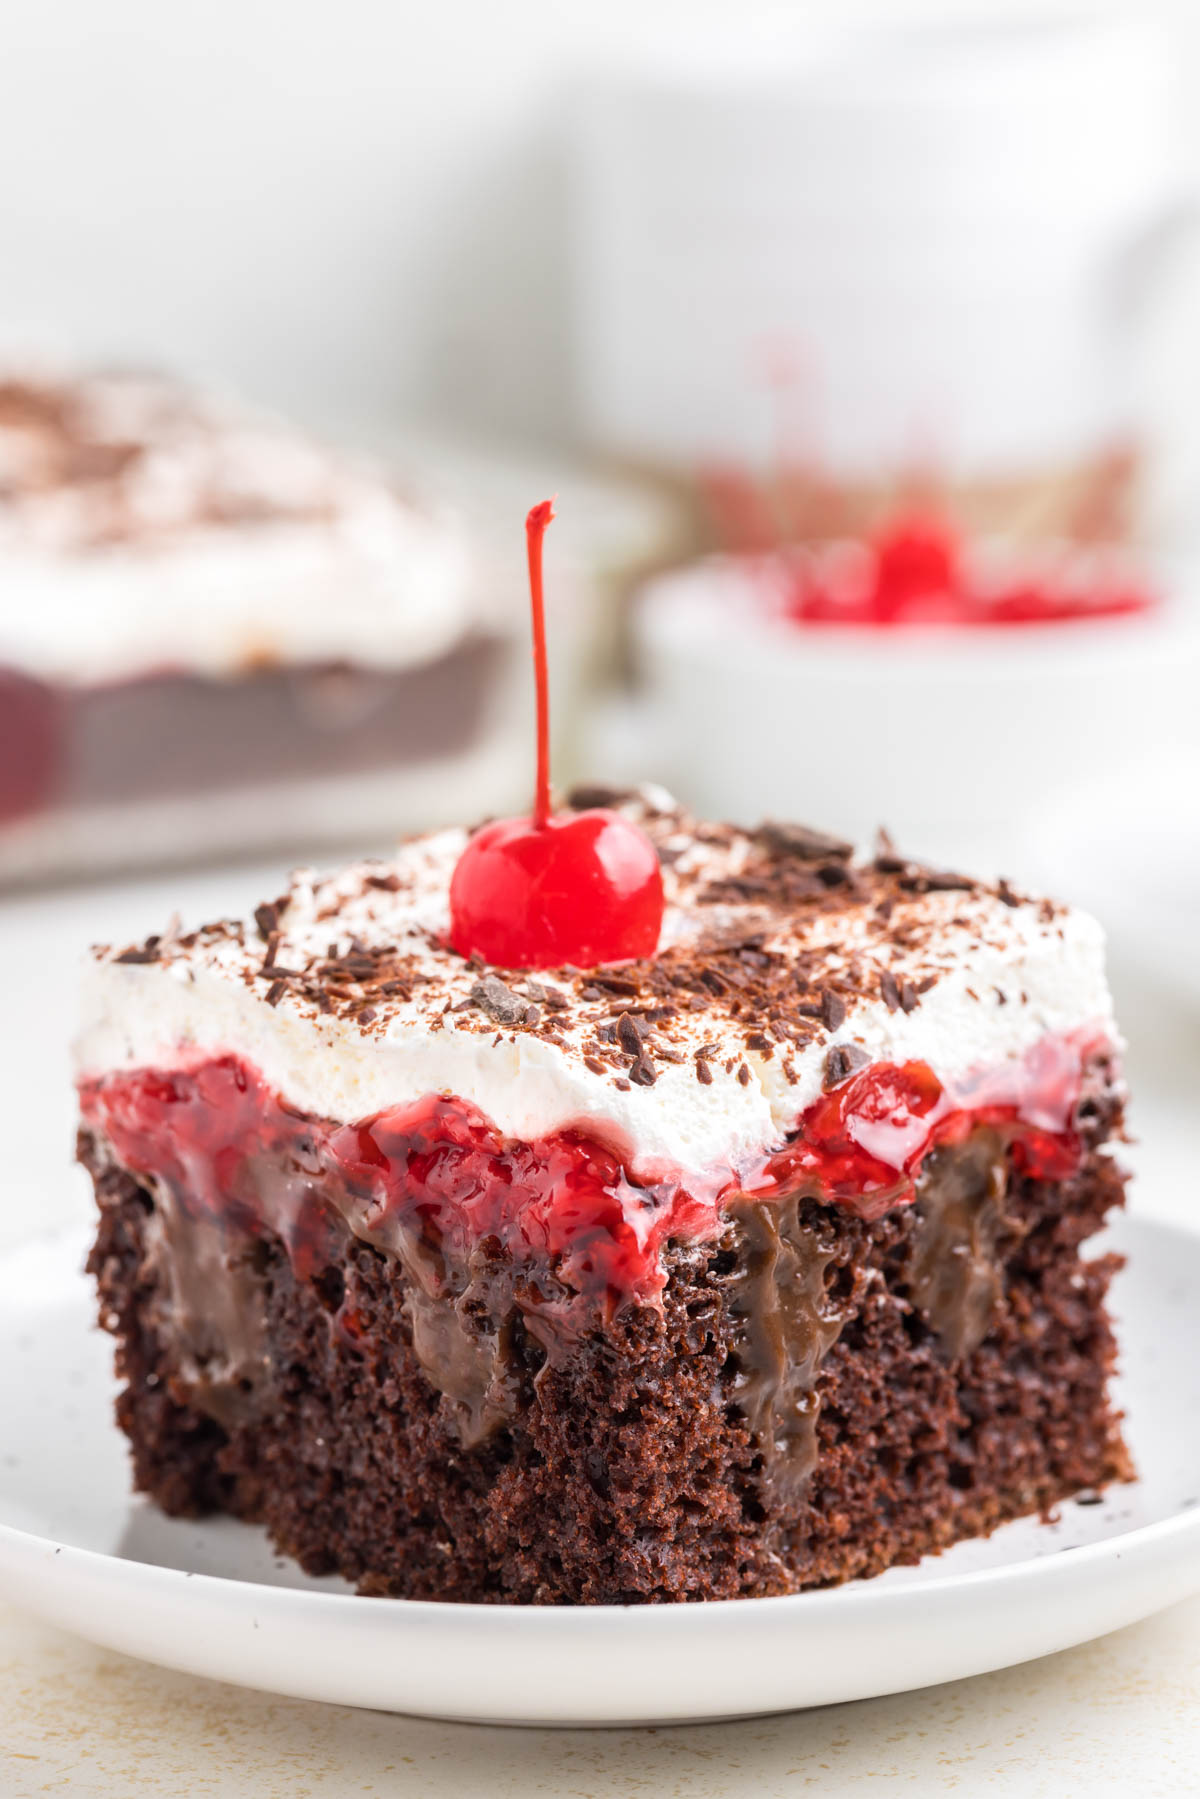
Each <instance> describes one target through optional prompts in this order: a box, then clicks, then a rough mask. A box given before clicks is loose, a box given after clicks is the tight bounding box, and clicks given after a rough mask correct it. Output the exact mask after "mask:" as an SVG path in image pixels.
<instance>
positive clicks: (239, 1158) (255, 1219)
mask: <svg viewBox="0 0 1200 1799" xmlns="http://www.w3.org/2000/svg"><path fill="white" fill-rule="evenodd" d="M1101 1049H1102V1045H1101V1044H1099V1043H1098V1042H1094V1041H1092V1040H1090V1039H1086V1038H1083V1037H1070V1036H1068V1037H1047V1038H1045V1039H1043V1040H1042V1042H1041V1043H1039V1044H1037V1045H1035V1047H1034V1048H1033V1049H1032V1050H1031V1051H1030V1052H1029V1053H1028V1054H1027V1055H1026V1056H1025V1057H1024V1058H1023V1059H1022V1060H1021V1061H1019V1062H1015V1063H1009V1064H1006V1065H1003V1066H1001V1067H1000V1068H996V1069H991V1070H985V1071H983V1073H982V1074H981V1075H979V1076H977V1077H976V1078H975V1079H974V1080H972V1081H966V1082H963V1083H962V1085H961V1087H960V1088H959V1089H958V1090H956V1091H954V1092H953V1093H951V1092H948V1091H947V1090H946V1089H945V1087H944V1086H943V1084H942V1083H941V1082H940V1081H939V1080H938V1079H937V1077H936V1076H935V1074H934V1073H933V1071H932V1070H931V1069H930V1068H929V1067H928V1066H926V1064H924V1063H922V1062H907V1063H903V1064H901V1065H899V1066H897V1065H895V1064H889V1063H875V1064H872V1065H871V1066H869V1067H867V1068H864V1069H862V1070H861V1071H860V1072H859V1073H858V1074H856V1075H854V1076H852V1077H851V1079H849V1080H848V1081H844V1082H843V1083H842V1084H841V1085H840V1086H838V1087H836V1088H834V1089H833V1090H832V1091H831V1092H829V1093H825V1094H822V1095H821V1096H820V1098H818V1099H817V1100H816V1101H814V1103H813V1104H812V1105H811V1106H810V1107H809V1108H808V1109H807V1111H806V1112H805V1113H804V1114H803V1116H802V1117H801V1118H800V1119H799V1121H798V1124H797V1129H796V1131H795V1133H794V1135H793V1136H792V1137H791V1139H790V1140H789V1141H788V1143H787V1144H785V1145H784V1146H783V1147H782V1148H780V1149H778V1150H776V1151H774V1152H768V1153H766V1154H765V1155H763V1156H761V1157H759V1158H754V1159H753V1160H752V1161H751V1163H750V1164H749V1165H747V1166H744V1167H742V1168H739V1169H738V1171H737V1172H736V1173H735V1172H734V1171H732V1170H731V1169H729V1168H726V1169H724V1170H722V1169H720V1168H716V1169H712V1170H710V1171H708V1172H707V1173H703V1172H698V1171H695V1170H690V1171H688V1170H684V1169H682V1168H673V1167H671V1166H669V1165H666V1164H663V1165H655V1166H654V1167H653V1168H649V1167H648V1168H635V1167H634V1166H632V1165H631V1164H630V1163H629V1162H627V1161H625V1160H623V1159H622V1158H621V1157H620V1156H619V1155H617V1154H616V1152H615V1151H614V1150H612V1149H611V1148H606V1147H605V1146H604V1145H603V1144H602V1143H601V1142H599V1141H598V1140H597V1139H596V1138H595V1137H593V1136H590V1135H589V1134H588V1133H587V1132H586V1130H584V1129H574V1130H562V1131H555V1132H553V1133H551V1134H550V1135H548V1136H545V1137H540V1138H537V1139H536V1140H534V1141H532V1142H528V1143H522V1142H516V1141H514V1140H513V1139H511V1138H508V1137H505V1136H504V1135H502V1133H501V1132H500V1131H499V1130H498V1129H497V1127H496V1126H495V1125H494V1124H493V1123H492V1122H491V1121H490V1120H489V1119H487V1118H486V1117H484V1115H483V1114H482V1113H481V1112H479V1111H478V1110H477V1109H476V1108H475V1107H474V1106H472V1105H470V1104H468V1103H467V1102H466V1101H465V1100H462V1099H454V1098H447V1097H445V1096H442V1095H436V1094H435V1095H430V1096H428V1097H426V1098H424V1099H420V1100H417V1101H415V1102H414V1103H412V1104H410V1105H401V1106H394V1107H390V1108H388V1109H387V1110H386V1111H383V1112H379V1113H376V1114H375V1115H374V1116H373V1117H370V1118H364V1119H360V1120H358V1121H357V1122H356V1123H352V1124H338V1123H335V1122H333V1121H331V1120H329V1119H322V1118H314V1117H312V1116H310V1115H308V1114H305V1113H302V1112H299V1111H297V1110H296V1108H295V1107H293V1106H291V1105H289V1104H287V1103H286V1102H285V1101H284V1100H282V1099H281V1098H280V1096H279V1095H278V1094H277V1093H275V1092H274V1091H273V1090H272V1089H271V1088H270V1087H268V1085H267V1084H266V1082H265V1081H264V1080H263V1078H262V1077H261V1075H259V1074H258V1072H257V1071H256V1070H255V1069H254V1068H252V1067H250V1066H249V1065H248V1064H246V1063H244V1062H241V1061H238V1060H237V1059H235V1058H234V1057H232V1056H221V1057H218V1058H215V1059H209V1060H205V1059H200V1060H198V1061H197V1062H195V1063H194V1064H191V1065H188V1066H184V1067H177V1068H172V1069H164V1070H161V1071H156V1070H153V1069H133V1070H126V1071H122V1072H119V1073H115V1074H110V1075H108V1076H106V1077H104V1078H102V1079H100V1080H96V1081H88V1082H85V1083H83V1085H82V1086H81V1089H80V1100H81V1104H82V1108H83V1114H84V1117H85V1118H86V1119H87V1121H88V1122H89V1123H90V1124H92V1125H95V1126H97V1127H98V1128H99V1129H101V1130H102V1131H103V1132H104V1134H105V1135H106V1137H107V1138H108V1139H109V1140H110V1141H111V1143H112V1145H113V1149H114V1151H115V1152H116V1155H117V1157H118V1159H119V1160H120V1162H121V1163H122V1164H123V1165H124V1166H125V1167H126V1168H129V1169H131V1170H132V1171H133V1172H134V1173H135V1174H141V1175H153V1176H155V1177H156V1178H158V1179H160V1180H162V1181H164V1182H165V1183H166V1185H167V1186H168V1187H169V1188H171V1189H173V1190H174V1192H175V1194H176V1196H177V1198H178V1200H179V1202H180V1204H181V1205H183V1206H184V1207H185V1209H186V1210H187V1211H188V1213H189V1214H190V1215H192V1216H193V1217H205V1216H207V1217H209V1218H210V1219H211V1220H212V1221H213V1222H220V1223H223V1224H225V1225H226V1226H227V1227H229V1228H230V1229H234V1230H239V1231H247V1232H249V1233H250V1234H252V1235H256V1234H259V1233H260V1232H262V1231H266V1230H271V1231H275V1232H277V1233H278V1234H279V1235H280V1236H282V1237H283V1239H284V1241H285V1243H286V1244H287V1246H288V1250H289V1253H290V1255H291V1258H292V1263H293V1266H294V1267H295V1269H296V1271H297V1273H298V1274H299V1275H300V1276H301V1277H302V1278H305V1279H307V1278H310V1277H311V1276H312V1275H313V1274H315V1273H319V1272H320V1269H321V1268H322V1267H323V1266H324V1265H325V1263H326V1262H327V1261H328V1260H330V1259H331V1258H332V1256H333V1255H335V1254H336V1245H337V1242H338V1239H339V1234H340V1233H341V1232H342V1231H344V1229H345V1226H346V1224H349V1226H350V1228H351V1229H352V1230H353V1231H355V1232H356V1234H358V1235H360V1236H363V1237H365V1238H367V1240H368V1241H372V1242H375V1243H377V1244H378V1245H379V1246H380V1247H381V1248H387V1247H388V1245H389V1244H395V1243H400V1244H409V1245H411V1244H412V1243H413V1242H420V1243H421V1244H423V1245H424V1246H425V1250H426V1253H428V1251H430V1250H431V1249H432V1248H433V1246H435V1245H436V1246H439V1247H440V1249H441V1250H442V1252H443V1253H444V1254H445V1255H446V1256H447V1257H449V1258H451V1259H452V1260H456V1261H457V1263H458V1265H459V1266H460V1267H465V1266H466V1265H467V1264H469V1263H470V1259H471V1255H472V1252H473V1250H474V1249H475V1247H476V1246H477V1245H478V1244H479V1243H480V1242H482V1241H483V1240H484V1239H487V1238H491V1239H495V1240H496V1241H497V1242H498V1243H499V1244H500V1245H502V1246H503V1248H504V1250H505V1251H506V1252H507V1254H508V1255H509V1256H510V1257H511V1259H512V1262H513V1264H514V1267H515V1268H516V1269H517V1270H518V1271H519V1272H520V1273H521V1274H522V1275H523V1276H526V1277H528V1278H525V1279H523V1280H522V1281H521V1283H520V1289H521V1297H520V1299H519V1304H520V1305H521V1307H522V1309H523V1310H525V1311H527V1312H535V1313H536V1314H537V1316H538V1317H539V1318H540V1319H542V1320H543V1321H546V1314H547V1309H548V1307H550V1306H552V1305H554V1306H557V1307H558V1309H559V1312H560V1315H561V1316H562V1317H563V1318H564V1320H565V1317H566V1315H567V1314H570V1313H572V1312H576V1311H577V1306H576V1298H577V1297H578V1298H580V1299H585V1300H586V1299H587V1298H588V1297H589V1296H590V1297H593V1298H595V1297H603V1298H606V1299H607V1300H615V1301H618V1302H619V1301H621V1300H627V1299H636V1300H645V1299H648V1298H650V1297H651V1296H652V1295H653V1294H655V1293H656V1292H658V1291H659V1290H660V1289H661V1287H662V1284H663V1279H664V1275H663V1270H662V1264H661V1250H662V1246H663V1245H664V1244H665V1243H666V1242H667V1241H668V1240H670V1239H672V1238H674V1239H678V1240H680V1241H690V1242H697V1241H699V1242H704V1241H712V1240H713V1239H714V1238H715V1237H716V1236H717V1235H718V1233H719V1230H720V1220H721V1217H722V1215H723V1213H724V1211H725V1210H726V1209H727V1208H731V1207H732V1208H736V1206H737V1205H738V1204H739V1203H740V1200H741V1198H743V1197H754V1198H757V1199H765V1200H772V1199H779V1198H782V1197H784V1196H785V1195H788V1194H803V1195H810V1196H812V1197H813V1198H815V1199H818V1200H819V1201H821V1202H823V1203H826V1204H833V1205H837V1206H840V1207H844V1208H845V1209H846V1210H847V1211H850V1212H852V1213H855V1214H856V1215H857V1216H859V1217H860V1218H864V1219H868V1220H870V1219H875V1218H880V1217H882V1216H883V1215H884V1213H886V1212H888V1211H890V1210H891V1209H892V1208H893V1207H894V1206H904V1205H909V1204H911V1203H912V1201H913V1199H914V1198H915V1196H916V1181H917V1179H918V1178H919V1176H920V1173H921V1169H922V1166H923V1164H924V1160H925V1157H926V1156H927V1155H928V1154H929V1153H930V1151H931V1150H933V1149H935V1148H937V1147H938V1146H939V1145H943V1144H956V1143H962V1142H963V1141H965V1140H966V1139H967V1138H968V1137H969V1136H970V1134H971V1133H972V1132H973V1131H975V1130H977V1129H980V1128H990V1129H992V1130H993V1131H995V1132H996V1133H997V1137H998V1140H999V1141H1000V1142H1001V1143H1002V1144H1005V1145H1007V1146H1008V1148H1009V1153H1010V1154H1011V1156H1012V1159H1013V1162H1014V1164H1015V1166H1016V1167H1017V1168H1018V1169H1019V1170H1021V1171H1022V1172H1024V1173H1027V1174H1029V1175H1031V1176H1032V1177H1033V1178H1035V1179H1044V1180H1064V1179H1067V1178H1069V1177H1070V1176H1071V1175H1072V1174H1073V1173H1074V1172H1075V1170H1076V1169H1077V1167H1078V1166H1079V1158H1080V1154H1081V1144H1080V1140H1079V1137H1078V1136H1077V1134H1076V1132H1075V1128H1074V1126H1075V1118H1076V1109H1077V1107H1078V1104H1079V1099H1080V1094H1081V1089H1082V1080H1083V1069H1084V1067H1085V1065H1086V1063H1087V1061H1088V1060H1089V1059H1090V1058H1091V1056H1093V1055H1094V1054H1095V1053H1097V1051H1099V1050H1101ZM434 1265H436V1266H439V1267H444V1266H445V1265H443V1264H442V1263H440V1262H437V1261H436V1259H435V1261H434V1262H431V1263H430V1266H434ZM439 1278H444V1275H443V1276H440V1277H439ZM555 1296H557V1297H555ZM343 1323H344V1328H345V1329H346V1332H347V1334H348V1335H353V1334H354V1329H355V1324H354V1320H353V1319H352V1318H349V1317H348V1318H346V1319H345V1320H344V1321H343ZM544 1328H545V1326H539V1334H541V1335H542V1336H543V1340H544Z"/></svg>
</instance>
